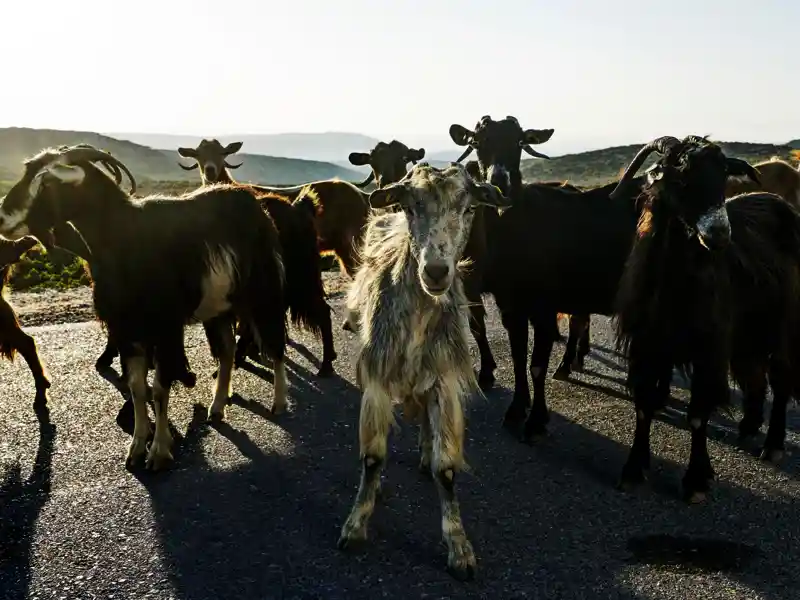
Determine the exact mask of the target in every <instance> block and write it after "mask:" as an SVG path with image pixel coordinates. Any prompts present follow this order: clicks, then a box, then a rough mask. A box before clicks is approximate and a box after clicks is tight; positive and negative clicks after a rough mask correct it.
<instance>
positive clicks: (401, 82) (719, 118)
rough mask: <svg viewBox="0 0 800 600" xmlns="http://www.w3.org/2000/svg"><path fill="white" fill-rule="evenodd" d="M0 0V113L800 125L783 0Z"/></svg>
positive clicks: (136, 124) (230, 129)
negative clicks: (0, 83) (487, 117)
mask: <svg viewBox="0 0 800 600" xmlns="http://www.w3.org/2000/svg"><path fill="white" fill-rule="evenodd" d="M3 4H4V6H3V33H2V35H0V56H2V57H3V58H4V60H3V61H2V65H3V70H4V81H3V86H2V96H3V101H2V111H0V126H4V127H8V126H19V127H38V128H53V129H70V130H81V131H98V132H112V131H116V132H155V133H180V134H190V135H197V136H211V135H217V136H223V135H231V134H240V133H249V134H257V133H281V132H323V131H352V132H359V133H364V134H367V135H372V136H375V137H379V138H388V137H395V138H397V139H400V140H402V141H405V142H406V143H408V144H409V145H414V144H420V143H426V142H427V143H428V146H427V147H428V148H431V149H434V148H436V147H437V146H442V147H443V148H445V149H446V148H448V147H452V146H451V144H452V143H451V142H450V141H449V137H448V135H447V130H448V128H449V126H450V125H451V124H452V123H460V124H462V125H464V126H467V127H469V128H472V127H473V126H474V125H475V123H476V122H477V121H478V119H479V118H480V117H481V116H482V115H485V114H489V115H492V116H493V117H494V118H502V117H505V116H506V115H514V116H516V117H517V118H518V119H519V121H520V123H521V124H522V126H523V127H525V128H554V129H555V133H554V135H553V137H552V139H551V141H550V142H548V143H546V144H544V145H542V146H541V147H540V149H541V150H542V151H543V152H548V151H549V152H552V153H555V154H558V153H559V151H579V150H582V149H589V148H595V147H603V146H608V145H614V144H623V143H639V142H641V141H646V140H647V139H650V138H653V137H656V136H659V135H665V134H670V135H676V136H681V135H685V134H688V133H697V134H710V135H711V136H712V137H713V138H714V139H719V140H728V141H730V140H747V141H763V142H777V143H781V142H786V141H788V140H790V139H795V138H799V137H800V69H798V65H800V57H798V54H799V53H798V50H797V45H796V40H797V31H798V27H799V26H800V25H799V24H800V2H794V1H792V0H758V1H757V2H756V1H749V2H743V1H741V0H669V1H667V2H664V1H663V0H655V1H653V0H649V1H648V0H639V1H635V0H603V1H602V2H601V1H599V0H584V1H582V2H579V1H577V0H558V1H553V0H487V1H476V0H454V1H451V0H427V1H418V0H403V1H402V2H401V1H399V0H284V1H281V2H275V1H272V0H224V1H223V0H217V1H216V2H211V1H207V0H136V1H130V0H112V1H111V2H109V1H108V0H70V1H64V0H38V1H35V2H34V1H25V2H20V1H17V0H7V1H6V2H4V3H3ZM112 7H113V8H112ZM437 141H438V142H439V143H436V142H437ZM431 143H433V147H432V146H431V145H430V144H431ZM448 145H450V146H448Z"/></svg>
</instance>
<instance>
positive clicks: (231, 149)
mask: <svg viewBox="0 0 800 600" xmlns="http://www.w3.org/2000/svg"><path fill="white" fill-rule="evenodd" d="M242 144H244V142H231V143H230V144H228V145H227V146H225V149H224V150H223V151H222V153H223V154H224V155H225V156H228V154H236V153H237V152H238V151H239V150H241V149H242Z"/></svg>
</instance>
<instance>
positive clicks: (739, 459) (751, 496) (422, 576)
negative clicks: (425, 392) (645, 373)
mask: <svg viewBox="0 0 800 600" xmlns="http://www.w3.org/2000/svg"><path fill="white" fill-rule="evenodd" d="M332 304H333V305H334V308H335V311H336V324H337V326H338V322H339V321H340V319H341V315H342V310H341V298H337V299H334V300H333V301H332ZM488 308H489V323H488V325H489V331H490V343H491V345H492V348H493V350H494V352H495V356H496V359H497V362H498V364H499V365H500V367H499V368H498V370H497V376H498V385H497V387H496V388H495V389H494V391H492V393H491V394H490V395H489V396H488V398H487V399H485V400H484V399H476V400H475V401H474V402H473V404H472V407H471V410H470V414H469V422H468V441H467V459H468V461H469V462H470V464H471V467H472V471H471V472H470V473H468V474H464V475H462V476H461V478H460V480H459V481H458V494H459V498H460V501H461V506H462V514H463V518H464V523H465V527H466V530H467V533H468V535H469V536H470V538H471V540H472V542H473V545H474V547H475V551H476V554H477V557H478V576H477V579H476V580H475V581H474V582H470V583H458V582H456V581H455V580H453V579H451V578H450V576H449V575H448V574H447V573H446V571H445V560H446V551H445V548H444V547H443V545H442V543H441V541H440V540H441V535H440V529H439V527H440V525H439V506H438V501H437V496H436V491H435V489H434V487H433V484H432V483H431V482H430V481H428V480H425V479H424V478H422V477H421V476H420V475H418V473H417V470H416V465H417V461H418V454H417V451H416V435H417V434H416V430H415V429H412V428H411V427H409V426H408V425H403V426H402V427H401V430H400V431H398V432H397V433H396V434H395V435H393V436H392V438H391V442H390V443H391V450H390V452H391V454H390V459H389V460H390V462H389V467H388V469H387V471H386V473H385V482H384V488H385V489H386V490H387V492H388V494H387V496H388V497H387V499H386V501H385V502H384V503H383V504H379V505H378V507H377V509H376V511H375V514H374V515H373V518H372V520H371V522H370V529H369V534H370V540H369V543H368V544H367V546H366V547H365V548H364V549H363V550H362V551H361V552H360V553H358V554H346V553H343V552H340V551H338V550H337V549H336V541H337V537H338V534H339V529H340V527H341V525H342V523H343V521H344V519H345V517H346V516H347V513H348V511H349V509H350V507H351V504H352V501H353V498H354V495H355V491H356V488H357V485H358V478H359V468H360V467H359V461H358V450H357V426H356V425H357V420H358V410H359V398H360V396H359V393H358V390H357V389H356V388H355V386H354V383H353V382H354V378H353V369H352V356H353V352H352V348H353V343H354V339H353V338H352V337H351V335H350V334H348V333H345V332H343V331H341V330H339V329H338V327H337V329H336V345H337V351H338V352H339V359H338V360H337V362H336V367H337V369H338V376H337V377H334V378H333V379H329V380H318V379H317V378H316V377H315V376H314V373H315V366H314V361H315V360H316V358H315V357H318V356H320V353H321V346H320V344H319V343H318V342H317V341H316V340H314V339H313V338H311V337H310V336H309V335H307V334H302V333H297V332H293V333H292V336H293V338H294V339H295V340H298V341H301V342H303V343H304V344H305V345H306V346H307V347H308V349H309V350H310V352H311V354H312V355H313V356H311V360H309V358H307V357H305V356H303V354H302V353H301V352H299V351H298V350H296V349H290V353H289V356H290V359H291V361H292V362H291V363H290V369H289V373H290V383H291V388H290V409H289V412H288V413H287V414H285V415H281V416H279V417H276V418H272V417H271V416H270V415H269V414H268V413H267V412H266V410H265V405H264V403H265V401H266V399H267V398H268V397H269V396H268V391H269V386H270V384H269V383H267V382H266V381H264V380H263V379H262V378H261V376H260V375H259V374H258V372H250V371H246V370H243V369H240V370H238V371H236V372H235V373H234V391H235V393H237V394H238V396H237V397H236V398H235V402H234V404H233V405H232V406H230V407H229V412H228V419H227V422H226V423H225V424H224V425H222V426H220V427H216V428H213V427H212V426H210V425H206V424H204V423H203V419H204V416H205V410H206V407H207V406H208V405H209V403H210V400H211V396H210V385H211V378H210V373H211V371H212V364H211V362H210V360H209V353H208V350H207V346H206V342H205V339H204V337H203V336H202V331H201V330H200V329H199V328H196V327H193V328H191V330H190V332H189V333H188V334H187V352H188V353H189V356H190V360H191V363H192V366H193V368H194V370H195V372H197V374H198V379H199V381H198V386H197V387H196V388H194V389H192V390H185V389H183V388H178V391H176V392H174V393H173V396H172V402H171V407H170V416H171V421H172V423H173V425H174V429H175V431H176V432H177V435H176V446H175V449H174V454H175V458H176V461H175V464H174V466H173V468H172V469H171V470H170V471H168V472H164V473H160V474H147V473H132V472H129V471H127V470H126V469H125V467H124V459H125V453H126V451H127V446H128V443H129V441H130V434H129V433H126V432H125V431H123V430H122V428H120V426H118V424H117V422H116V416H117V412H118V410H119V408H120V407H121V405H122V403H123V398H122V396H121V395H120V392H119V391H118V390H117V389H116V387H115V386H114V385H113V384H112V383H111V382H110V381H108V380H107V379H105V378H103V377H102V376H101V375H100V374H98V373H97V372H96V371H95V370H94V368H93V363H94V361H95V359H96V358H97V356H98V355H99V353H100V352H101V350H102V347H103V343H104V338H103V335H102V333H101V331H100V330H99V327H97V325H96V324H94V323H82V324H60V325H52V326H42V327H32V328H30V329H29V331H30V332H32V334H33V335H34V336H35V338H36V340H37V342H38V344H39V347H40V350H41V353H42V356H43V359H44V360H45V361H46V363H47V366H48V368H49V369H50V372H51V375H52V379H53V388H52V396H51V410H50V417H49V418H50V422H49V423H46V422H44V423H39V422H38V421H37V417H36V416H35V414H34V412H33V410H32V408H31V401H32V398H33V381H32V378H31V377H30V375H29V373H28V370H27V367H26V365H25V364H24V362H23V361H21V360H20V359H17V361H16V362H15V363H14V364H11V363H8V362H6V361H4V362H3V363H2V364H0V378H1V380H2V386H3V388H2V389H3V392H4V393H3V397H2V400H0V405H1V406H2V408H3V411H4V414H3V415H2V418H0V598H2V599H14V600H18V599H23V598H41V599H44V598H65V599H73V598H75V599H78V598H80V599H93V598H114V599H126V600H134V599H136V600H138V599H140V598H157V599H162V598H163V599H167V598H174V599H176V600H178V599H180V600H184V599H185V600H206V599H207V600H212V599H213V600H217V599H220V600H221V599H234V598H235V599H241V600H248V599H251V598H252V599H255V598H259V599H260V598H348V599H355V598H398V599H401V598H454V597H459V598H473V597H474V598H492V599H493V600H499V599H505V598H547V599H548V600H549V599H555V598H637V599H638V598H641V599H645V598H646V599H651V598H652V599H692V598H698V599H700V598H702V599H716V598H726V599H727V598H764V599H778V598H786V599H789V598H795V599H796V598H800V566H799V565H798V559H799V558H800V548H798V544H797V540H798V532H800V515H798V509H800V502H798V498H799V497H800V486H799V485H798V477H800V453H798V437H799V436H798V429H799V428H798V425H799V424H800V419H799V418H798V413H797V410H796V408H795V407H792V408H791V411H792V413H791V415H790V420H789V422H790V433H789V439H788V444H787V451H788V452H787V455H786V457H785V458H784V461H783V463H782V464H781V465H780V466H779V467H777V468H774V467H770V466H767V465H764V464H761V463H760V462H759V460H758V459H757V458H755V457H754V456H753V453H754V452H755V449H739V448H737V445H736V435H735V422H734V421H732V420H730V419H728V418H725V417H719V418H717V419H716V420H715V424H714V427H713V430H712V436H713V441H711V444H710V450H711V456H712V460H713V464H714V467H715V468H716V470H717V482H716V484H715V487H714V490H713V493H712V494H711V496H710V497H709V500H708V501H707V503H706V504H705V505H699V506H687V505H685V504H684V503H682V502H681V500H680V496H679V492H680V479H681V477H682V475H683V470H684V468H685V461H686V459H687V458H688V452H689V450H688V441H689V436H688V431H687V429H686V426H685V405H684V402H683V399H684V398H685V391H684V390H683V389H681V388H679V387H676V388H674V393H673V398H674V402H672V403H671V405H670V407H669V408H668V409H667V410H666V411H665V412H664V414H663V415H662V416H661V418H660V420H659V421H657V422H656V423H655V425H654V435H653V452H654V461H653V468H652V473H651V476H650V483H649V485H647V486H646V487H645V488H643V489H642V490H640V491H638V492H636V493H633V494H626V493H623V492H620V491H617V490H616V489H615V487H614V485H615V483H616V479H617V476H618V474H619V472H620V469H621V467H622V464H623V462H624V460H625V457H626V454H627V451H628V445H629V443H630V441H631V438H632V432H633V418H634V417H633V409H632V405H631V403H630V401H629V400H628V399H627V397H626V396H625V394H624V392H623V390H622V388H621V385H620V384H621V382H622V380H623V377H624V371H623V370H622V368H621V367H620V363H619V360H618V358H617V357H616V356H615V354H614V352H613V351H612V350H611V348H612V343H611V342H612V339H611V336H610V331H609V329H608V327H607V320H606V319H602V318H598V317H594V318H593V340H592V341H593V348H592V353H591V355H590V356H589V358H588V361H587V372H586V373H584V374H577V375H573V378H572V381H570V382H558V381H554V380H552V379H551V380H550V381H549V383H548V393H549V398H550V408H551V410H552V419H551V426H550V432H551V435H550V436H549V438H548V439H546V440H545V441H543V442H541V443H540V445H538V446H535V447H529V446H526V445H523V444H521V443H520V442H518V441H517V440H516V439H514V438H512V437H511V436H510V435H509V434H507V433H505V432H504V431H503V430H502V429H501V428H500V426H499V425H500V421H501V418H502V415H503V412H504V410H505V408H506V406H507V405H508V403H509V402H510V394H511V392H510V388H511V386H512V370H511V363H510V359H509V356H508V350H507V341H506V335H505V332H504V330H503V329H502V327H501V325H500V323H499V319H498V316H497V313H496V310H495V308H494V304H493V303H492V302H491V301H490V302H489V303H488ZM473 351H475V350H474V344H473ZM562 351H563V345H561V344H558V345H557V346H556V349H555V353H556V354H557V357H554V358H553V360H552V364H551V368H550V371H551V373H552V370H553V369H554V368H555V366H556V364H557V361H558V358H559V357H560V354H561V352H562ZM476 363H477V354H476ZM115 368H116V369H118V363H116V362H115ZM256 369H257V368H256ZM736 418H738V414H737V415H736ZM760 440H763V435H762V437H761V438H760ZM760 440H759V441H760ZM648 536H649V537H648ZM687 539H688V541H687ZM687 545H688V548H685V547H683V546H687Z"/></svg>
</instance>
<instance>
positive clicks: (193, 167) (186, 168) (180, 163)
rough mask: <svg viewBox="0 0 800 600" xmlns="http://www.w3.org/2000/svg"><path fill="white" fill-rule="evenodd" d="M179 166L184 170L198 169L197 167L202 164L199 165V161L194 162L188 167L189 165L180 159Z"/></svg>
mask: <svg viewBox="0 0 800 600" xmlns="http://www.w3.org/2000/svg"><path fill="white" fill-rule="evenodd" d="M178 166H179V167H180V168H181V169H183V170H184V171H192V170H193V169H196V168H197V167H199V166H200V165H199V164H198V163H194V164H192V165H190V166H188V167H187V166H186V165H185V164H183V163H182V162H180V161H178Z"/></svg>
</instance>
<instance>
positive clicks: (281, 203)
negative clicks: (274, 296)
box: [178, 139, 337, 377]
mask: <svg viewBox="0 0 800 600" xmlns="http://www.w3.org/2000/svg"><path fill="white" fill-rule="evenodd" d="M241 146H242V142H234V143H232V144H228V146H226V147H223V146H222V144H220V143H219V141H217V140H216V139H212V140H206V139H204V140H202V141H201V142H200V144H199V145H198V146H197V148H179V149H178V152H179V153H180V154H181V156H191V157H192V158H194V159H195V160H196V162H195V165H200V177H201V180H202V183H203V186H209V185H214V184H220V183H223V184H231V185H245V186H246V187H248V188H250V189H252V190H255V191H256V192H257V193H258V194H259V201H260V202H261V205H262V207H263V209H264V210H265V211H266V212H267V213H268V214H269V216H270V217H271V218H272V220H273V221H274V222H275V226H276V227H277V230H278V236H279V239H280V245H281V251H282V256H283V264H284V271H285V274H286V290H285V293H286V304H287V306H288V309H289V313H290V315H291V321H292V324H293V325H295V326H296V327H302V328H304V329H307V330H309V331H311V332H313V333H314V334H315V335H318V336H320V337H321V338H322V361H321V363H320V367H319V370H318V372H317V375H318V376H320V377H330V376H331V375H333V374H334V368H333V361H334V360H336V357H337V356H336V350H335V348H334V344H333V331H332V326H331V308H330V306H329V305H328V303H327V302H326V301H325V287H324V284H323V282H322V271H321V268H320V267H321V265H320V261H319V249H318V245H317V234H316V230H315V227H314V213H313V212H308V211H307V207H306V206H305V205H302V204H300V205H293V204H292V203H291V202H290V201H289V199H288V198H286V197H283V196H280V195H278V194H276V193H274V192H268V191H266V190H267V189H268V188H263V187H261V186H257V185H252V184H241V183H238V182H236V181H234V179H233V177H231V174H230V172H229V171H228V169H229V168H231V167H233V168H238V167H239V166H241V164H243V163H240V164H238V165H231V164H230V163H228V161H227V156H228V155H230V154H231V153H233V152H236V151H238V150H239V149H240V148H241ZM239 333H240V338H239V341H238V342H237V347H236V359H235V363H236V365H237V366H239V365H241V364H242V363H243V362H244V360H245V357H246V356H247V354H248V350H249V348H251V347H253V346H255V340H254V339H253V334H252V332H251V331H250V330H249V329H248V328H247V326H246V325H245V326H240V329H239Z"/></svg>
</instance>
